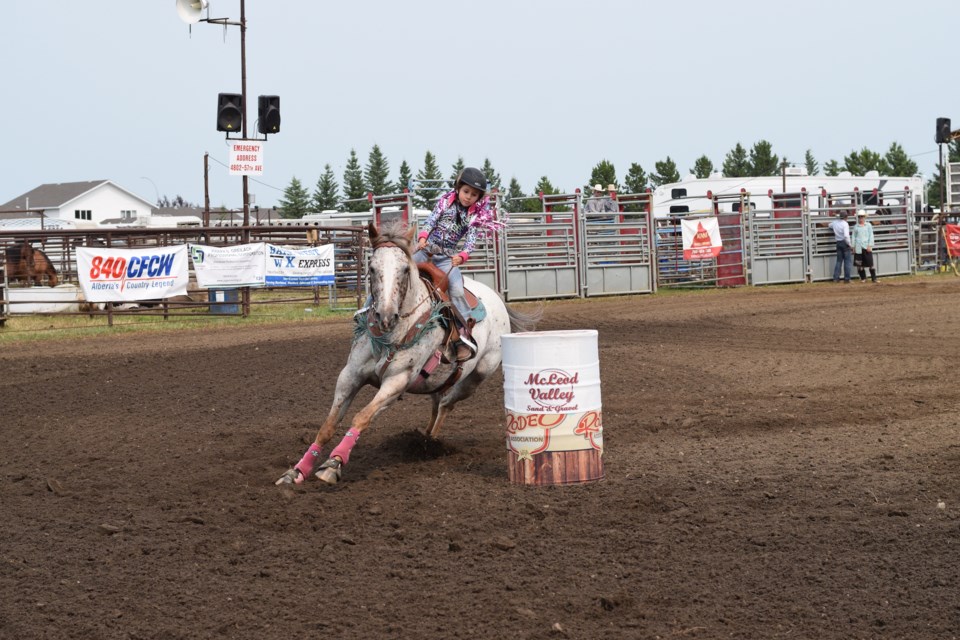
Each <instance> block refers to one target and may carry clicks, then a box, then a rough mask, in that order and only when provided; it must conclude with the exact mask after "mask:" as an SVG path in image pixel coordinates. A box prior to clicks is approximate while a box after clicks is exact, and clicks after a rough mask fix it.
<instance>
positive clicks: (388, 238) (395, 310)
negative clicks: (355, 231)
mask: <svg viewBox="0 0 960 640" xmlns="http://www.w3.org/2000/svg"><path fill="white" fill-rule="evenodd" d="M367 231H368V233H369V236H370V245H371V246H372V247H373V255H371V256H370V262H369V264H368V266H367V277H368V280H369V283H370V296H371V298H372V300H373V303H372V304H373V311H374V316H373V320H374V322H375V324H376V326H377V328H378V329H379V330H380V331H381V332H382V333H389V332H390V331H392V330H393V328H394V327H396V326H397V323H398V322H399V321H400V312H401V309H402V308H403V303H404V300H405V298H406V295H407V291H408V290H409V289H410V285H411V283H412V282H415V281H416V277H417V275H416V274H417V267H416V264H415V263H414V262H413V257H412V253H411V245H412V244H413V236H414V233H415V232H416V229H415V228H414V227H410V228H406V226H405V225H401V224H393V225H385V226H384V227H383V228H382V229H379V230H378V229H377V227H376V226H375V225H374V224H373V223H372V222H371V223H370V225H369V226H368V227H367Z"/></svg>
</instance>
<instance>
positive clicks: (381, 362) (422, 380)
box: [276, 222, 540, 485]
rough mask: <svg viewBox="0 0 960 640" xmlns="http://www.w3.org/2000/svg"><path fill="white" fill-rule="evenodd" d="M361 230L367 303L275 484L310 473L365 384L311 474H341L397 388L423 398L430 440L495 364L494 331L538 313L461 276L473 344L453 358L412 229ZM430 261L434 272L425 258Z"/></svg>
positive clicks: (330, 478) (524, 327)
mask: <svg viewBox="0 0 960 640" xmlns="http://www.w3.org/2000/svg"><path fill="white" fill-rule="evenodd" d="M367 232H368V236H369V239H370V244H371V246H372V248H373V252H372V253H371V256H370V260H369V264H368V268H367V278H368V281H369V286H370V294H371V303H370V305H369V307H368V308H367V309H366V310H364V309H361V310H360V311H358V312H357V315H356V316H355V324H356V326H355V329H354V336H355V337H354V340H353V344H352V346H351V348H350V354H349V356H348V358H347V363H346V365H345V366H344V367H343V369H342V370H341V371H340V375H339V376H338V378H337V385H336V389H335V391H334V397H333V404H332V405H331V407H330V411H329V413H328V414H327V417H326V420H325V421H324V423H323V425H322V426H321V427H320V430H319V431H318V433H317V437H316V439H315V440H314V442H313V444H311V445H310V448H309V449H308V450H307V452H306V453H305V454H304V455H303V458H301V460H300V462H298V463H297V464H296V465H295V466H294V467H293V468H291V469H288V470H287V471H286V472H284V474H283V475H282V476H281V477H280V479H279V480H277V481H276V484H277V485H284V484H302V483H303V482H304V481H305V480H306V479H307V478H308V477H309V476H310V475H311V474H312V473H313V471H314V466H315V465H316V463H317V462H319V461H320V458H321V453H322V449H323V446H324V445H325V444H326V443H327V442H328V441H329V440H330V439H331V438H332V437H333V435H334V431H335V429H336V427H337V425H338V424H339V423H340V421H341V420H342V419H343V417H344V415H345V414H346V412H347V409H348V408H349V406H350V403H351V402H352V401H353V399H354V398H355V397H356V395H357V393H358V392H359V391H360V389H361V388H363V387H364V386H365V385H368V384H369V385H373V386H374V387H377V388H378V389H379V390H378V391H377V393H376V395H375V396H374V398H373V400H372V401H370V403H369V404H367V405H366V406H365V407H363V409H361V410H360V411H358V412H357V413H356V415H355V416H354V417H353V419H352V422H351V425H350V428H349V429H348V430H347V432H346V434H345V435H344V436H343V438H342V439H341V440H340V442H339V444H338V445H337V446H336V447H335V448H334V449H333V450H332V451H331V452H330V454H329V457H328V458H327V459H326V461H324V462H323V463H322V464H321V465H320V467H319V469H318V470H317V472H316V473H315V474H314V475H315V477H316V478H317V479H318V480H321V481H322V482H325V483H327V484H336V483H337V482H338V481H339V480H340V477H341V474H342V470H343V467H344V466H345V465H346V464H347V462H348V461H349V459H350V452H351V450H352V449H353V447H354V445H355V444H356V442H357V439H358V438H359V437H360V435H361V434H362V433H363V432H364V430H366V429H367V427H369V426H370V423H371V422H372V421H373V419H374V418H375V417H376V416H377V415H379V414H380V413H381V412H382V411H383V410H384V409H386V408H387V407H388V406H390V405H391V404H393V402H395V401H396V400H397V399H398V398H400V396H401V395H403V394H404V393H414V394H427V395H429V396H430V398H431V401H432V410H431V414H430V420H429V421H428V423H427V425H426V428H425V429H424V432H425V435H426V436H427V437H428V438H430V439H436V438H437V437H438V436H439V434H440V430H441V428H442V427H443V424H444V421H445V420H446V418H447V416H448V415H449V413H450V411H451V410H452V409H453V408H454V405H456V404H457V403H458V402H460V401H461V400H463V399H465V398H468V397H470V396H471V395H472V394H473V393H474V391H476V389H477V387H478V386H479V385H480V383H482V382H483V381H484V380H485V379H486V378H487V377H489V376H490V374H492V373H494V372H495V371H496V370H497V368H498V367H499V366H500V360H501V336H502V335H503V334H505V333H508V332H511V331H514V332H518V331H532V330H533V329H534V328H535V326H536V323H537V321H538V320H539V319H540V314H539V313H538V312H535V313H523V312H520V311H518V310H516V309H512V308H510V307H509V306H508V305H507V304H506V303H505V302H504V301H503V300H502V299H501V298H500V296H499V294H498V293H497V292H495V291H494V290H493V289H491V288H490V287H487V286H485V285H484V284H482V283H480V282H477V281H476V280H473V279H471V278H464V280H465V286H466V289H467V291H468V292H471V293H472V294H473V295H474V296H475V297H476V298H477V300H478V301H479V304H478V305H477V306H476V308H474V309H473V311H472V312H471V317H472V318H473V319H474V321H475V325H474V326H473V330H472V337H473V340H474V342H476V345H477V349H478V350H477V353H476V355H474V356H473V357H472V358H470V359H468V360H466V361H463V362H460V361H457V359H456V348H455V346H454V345H453V344H452V340H451V338H450V327H451V326H452V324H453V323H452V320H451V319H450V318H447V317H445V315H444V314H445V311H446V308H447V307H449V306H450V305H449V302H445V301H443V299H442V298H438V297H435V296H432V295H431V293H432V291H433V290H434V288H435V287H433V285H431V284H428V282H427V281H426V280H424V279H421V277H420V275H419V269H418V265H417V264H416V263H415V262H414V261H413V256H412V252H411V247H412V246H413V243H414V234H415V232H416V229H415V228H414V227H410V228H405V227H404V225H403V224H402V223H400V224H389V225H384V226H383V228H382V229H379V230H378V229H377V227H376V226H375V225H374V224H373V223H372V222H371V223H370V224H369V225H368V227H367ZM420 266H421V267H424V265H420ZM429 267H432V268H433V270H435V271H437V272H439V269H436V267H434V266H433V265H432V264H431V265H429ZM441 286H442V285H441ZM468 299H469V296H468Z"/></svg>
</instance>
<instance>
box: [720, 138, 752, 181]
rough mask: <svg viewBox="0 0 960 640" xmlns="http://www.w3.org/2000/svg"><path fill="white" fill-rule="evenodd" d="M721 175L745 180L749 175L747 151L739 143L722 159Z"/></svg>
mask: <svg viewBox="0 0 960 640" xmlns="http://www.w3.org/2000/svg"><path fill="white" fill-rule="evenodd" d="M723 175H724V176H726V177H727V178H746V177H747V176H749V175H750V161H749V160H748V159H747V150H746V149H744V148H743V145H741V144H740V143H739V142H738V143H737V146H735V147H734V148H733V149H731V150H730V152H729V153H727V156H726V157H725V158H724V159H723Z"/></svg>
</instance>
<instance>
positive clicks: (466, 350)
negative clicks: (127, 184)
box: [457, 334, 477, 362]
mask: <svg viewBox="0 0 960 640" xmlns="http://www.w3.org/2000/svg"><path fill="white" fill-rule="evenodd" d="M475 355H477V345H476V343H475V342H474V341H473V340H472V339H470V338H468V337H467V336H465V335H463V334H460V341H459V342H458V343H457V360H458V361H459V362H465V361H467V360H469V359H470V358H472V357H474V356H475Z"/></svg>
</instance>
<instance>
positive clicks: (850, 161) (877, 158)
mask: <svg viewBox="0 0 960 640" xmlns="http://www.w3.org/2000/svg"><path fill="white" fill-rule="evenodd" d="M885 165H886V163H885V162H884V161H883V156H881V155H880V154H879V153H877V152H876V151H871V150H870V149H868V148H866V147H864V148H863V149H861V150H860V151H851V152H850V155H848V156H844V158H843V166H844V167H846V169H847V171H849V172H850V173H852V174H853V175H855V176H864V175H866V174H867V171H879V172H880V174H881V175H883V174H885V173H886V171H884V170H885V169H886V166H885Z"/></svg>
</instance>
